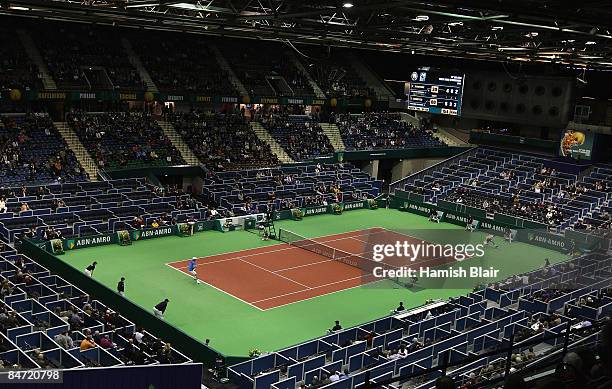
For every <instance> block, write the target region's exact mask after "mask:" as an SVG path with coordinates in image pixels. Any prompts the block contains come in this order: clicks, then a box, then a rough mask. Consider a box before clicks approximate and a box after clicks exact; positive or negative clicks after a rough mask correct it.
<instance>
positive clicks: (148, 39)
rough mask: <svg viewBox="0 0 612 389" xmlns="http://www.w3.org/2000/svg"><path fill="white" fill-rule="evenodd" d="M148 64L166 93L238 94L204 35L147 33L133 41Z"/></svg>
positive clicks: (158, 85)
mask: <svg viewBox="0 0 612 389" xmlns="http://www.w3.org/2000/svg"><path fill="white" fill-rule="evenodd" d="M131 43H132V46H133V48H134V50H135V51H136V52H137V54H138V56H139V58H140V60H141V62H142V63H143V65H144V67H145V68H146V69H147V71H148V72H149V75H150V76H151V78H152V79H153V81H154V82H155V85H156V86H157V87H158V88H159V90H160V91H162V92H167V93H184V92H186V91H187V92H193V93H203V94H206V95H208V96H212V95H221V96H235V95H236V94H237V92H236V91H235V90H234V87H233V86H232V83H231V82H230V81H229V77H228V75H227V74H226V73H225V72H224V71H223V70H222V69H221V68H220V67H219V65H218V64H217V61H216V59H215V56H214V54H213V53H212V51H211V50H210V48H209V47H208V45H207V44H206V41H205V40H203V39H202V37H201V36H196V37H192V36H186V35H185V34H180V35H178V34H171V33H164V34H163V35H155V34H152V33H150V32H147V33H146V34H144V35H141V36H137V37H136V38H135V39H132V40H131Z"/></svg>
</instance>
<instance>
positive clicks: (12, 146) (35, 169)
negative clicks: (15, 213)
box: [0, 114, 87, 211]
mask: <svg viewBox="0 0 612 389" xmlns="http://www.w3.org/2000/svg"><path fill="white" fill-rule="evenodd" d="M0 120H1V121H0V183H1V184H2V185H3V186H15V185H18V184H22V183H28V184H30V185H31V184H40V183H51V182H73V181H82V180H86V179H87V174H86V173H85V172H84V170H83V168H82V167H81V165H80V164H79V162H78V161H77V159H76V157H75V155H74V153H73V152H72V150H70V148H68V145H67V144H66V143H65V142H64V141H63V139H62V138H61V137H60V135H59V133H58V132H57V130H56V129H55V127H54V126H53V122H52V121H51V120H50V119H49V118H48V117H47V116H46V115H37V114H28V115H16V116H2V117H1V118H0ZM0 208H1V207H0ZM0 211H1V210H0Z"/></svg>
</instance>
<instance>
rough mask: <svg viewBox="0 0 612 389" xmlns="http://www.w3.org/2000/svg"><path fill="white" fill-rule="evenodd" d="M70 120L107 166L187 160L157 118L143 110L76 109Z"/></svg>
mask: <svg viewBox="0 0 612 389" xmlns="http://www.w3.org/2000/svg"><path fill="white" fill-rule="evenodd" d="M67 122H68V123H69V125H70V126H72V128H73V129H74V131H75V132H76V134H77V135H78V136H79V138H80V139H81V141H82V142H83V145H84V146H85V147H86V148H87V149H88V150H89V153H90V154H91V156H92V157H93V158H94V159H95V160H96V162H97V163H98V165H99V166H100V167H103V168H122V167H138V166H143V165H147V166H165V165H180V164H184V163H185V161H184V160H183V158H182V157H181V154H180V153H179V152H178V150H176V148H174V146H173V145H172V143H171V142H170V140H169V139H168V138H167V137H166V135H165V134H164V132H163V130H162V129H161V127H160V126H159V125H158V124H157V123H156V122H155V120H154V119H153V118H152V117H151V116H150V115H149V114H146V113H142V112H131V113H128V112H121V113H111V112H109V113H103V114H87V113H84V112H74V113H71V114H69V115H68V117H67Z"/></svg>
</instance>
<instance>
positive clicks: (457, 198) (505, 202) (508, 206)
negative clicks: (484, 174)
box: [445, 180, 567, 226]
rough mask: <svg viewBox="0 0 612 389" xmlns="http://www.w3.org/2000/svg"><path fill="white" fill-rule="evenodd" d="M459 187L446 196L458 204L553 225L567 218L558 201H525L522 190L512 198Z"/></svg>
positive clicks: (472, 182) (476, 186) (476, 182)
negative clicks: (521, 196)
mask: <svg viewBox="0 0 612 389" xmlns="http://www.w3.org/2000/svg"><path fill="white" fill-rule="evenodd" d="M479 185H480V182H479V181H478V180H471V181H470V183H469V186H472V187H474V188H478V186H479ZM469 186H468V187H466V186H462V187H459V188H457V189H455V190H453V191H452V192H450V194H449V195H448V196H447V197H446V198H445V200H447V201H452V202H455V203H458V204H464V205H467V206H470V207H475V208H482V209H484V210H485V211H487V212H488V213H504V214H508V215H512V216H516V217H521V218H527V219H530V220H534V221H537V222H541V223H544V224H547V225H551V226H557V225H559V224H561V223H562V222H563V221H565V220H566V219H567V215H566V213H565V212H564V211H563V210H562V209H560V207H559V206H558V204H557V203H553V202H550V201H544V200H535V199H534V200H533V201H523V200H521V198H520V195H521V190H517V191H516V192H515V193H514V195H513V196H512V199H511V200H510V199H508V198H507V197H504V196H500V195H496V194H493V193H485V192H480V191H475V190H471V188H470V187H469Z"/></svg>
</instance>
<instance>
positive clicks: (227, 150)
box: [170, 112, 280, 171]
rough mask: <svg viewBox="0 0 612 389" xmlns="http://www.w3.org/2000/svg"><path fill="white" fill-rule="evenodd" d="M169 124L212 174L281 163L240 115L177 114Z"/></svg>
mask: <svg viewBox="0 0 612 389" xmlns="http://www.w3.org/2000/svg"><path fill="white" fill-rule="evenodd" d="M170 121H171V122H172V123H173V125H174V128H175V129H176V131H177V132H178V133H179V134H180V135H181V136H182V137H183V139H184V140H185V142H186V143H187V144H188V145H189V146H190V148H191V150H192V151H193V152H194V153H195V155H196V156H197V157H198V159H199V160H200V161H201V162H202V163H203V164H204V165H205V166H206V167H207V168H209V169H211V170H215V171H220V170H235V169H244V168H253V167H266V166H274V165H278V164H279V163H280V162H279V160H278V158H277V157H276V155H275V154H274V153H273V152H272V150H270V146H268V144H267V143H264V142H262V141H261V140H260V139H259V138H258V137H257V135H256V134H255V133H254V132H253V130H252V129H251V127H250V126H249V124H248V123H247V122H246V120H245V118H244V116H242V114H240V113H226V114H216V113H211V114H205V113H201V112H190V113H176V114H172V115H170Z"/></svg>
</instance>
